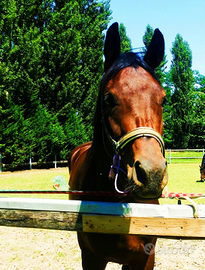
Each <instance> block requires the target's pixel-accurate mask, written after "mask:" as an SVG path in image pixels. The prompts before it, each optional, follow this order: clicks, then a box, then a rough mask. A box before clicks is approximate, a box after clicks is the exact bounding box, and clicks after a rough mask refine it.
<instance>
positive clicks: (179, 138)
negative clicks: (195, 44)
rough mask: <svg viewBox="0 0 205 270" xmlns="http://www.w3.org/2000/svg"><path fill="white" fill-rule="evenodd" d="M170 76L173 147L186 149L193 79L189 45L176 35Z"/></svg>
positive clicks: (188, 136) (189, 128)
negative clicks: (171, 86) (171, 85)
mask: <svg viewBox="0 0 205 270" xmlns="http://www.w3.org/2000/svg"><path fill="white" fill-rule="evenodd" d="M171 53H172V56H173V60H172V64H171V69H170V74H171V80H172V83H173V90H174V91H173V95H172V121H173V147H174V148H187V147H188V143H189V140H190V132H191V124H192V123H191V114H192V109H193V107H192V106H193V90H194V77H193V71H192V69H191V68H192V53H191V50H190V48H189V45H188V43H187V42H186V41H184V40H183V38H182V37H181V36H180V35H179V34H177V36H176V38H175V41H174V43H173V46H172V50H171Z"/></svg>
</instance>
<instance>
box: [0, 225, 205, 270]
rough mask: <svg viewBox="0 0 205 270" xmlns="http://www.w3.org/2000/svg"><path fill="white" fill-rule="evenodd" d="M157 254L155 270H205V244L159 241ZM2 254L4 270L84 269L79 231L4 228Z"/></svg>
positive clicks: (112, 267)
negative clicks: (78, 238) (77, 236)
mask: <svg viewBox="0 0 205 270" xmlns="http://www.w3.org/2000/svg"><path fill="white" fill-rule="evenodd" d="M155 251H156V265H155V268H154V269H155V270H162V269H163V270H164V269H166V270H169V269H170V270H171V269H172V270H173V269H185V270H191V269H192V270H193V269H200V270H201V269H205V241H200V240H198V241H190V240H189V241H187V240H186V241H185V240H184V241H178V240H167V239H159V240H158V244H157V246H156V249H155ZM0 254H1V256H0V269H1V270H8V269H9V270H13V269H15V270H30V269H32V270H41V269H46V270H54V269H58V270H67V269H68V270H82V267H81V258H80V249H79V247H78V243H77V240H76V233H75V232H67V231H54V230H42V229H26V228H10V227H0ZM119 269H121V266H120V265H118V264H114V263H109V264H108V266H107V268H106V270H119Z"/></svg>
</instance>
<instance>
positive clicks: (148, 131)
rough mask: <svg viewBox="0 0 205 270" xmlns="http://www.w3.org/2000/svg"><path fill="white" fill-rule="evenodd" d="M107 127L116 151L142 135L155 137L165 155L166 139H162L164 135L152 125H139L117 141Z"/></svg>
mask: <svg viewBox="0 0 205 270" xmlns="http://www.w3.org/2000/svg"><path fill="white" fill-rule="evenodd" d="M104 128H105V131H106V133H107V134H108V136H109V139H110V141H111V142H112V145H113V147H114V149H115V152H116V153H119V151H120V150H122V149H123V148H124V147H125V146H126V145H127V144H128V143H129V142H131V141H133V140H136V139H139V138H141V137H151V138H154V139H156V140H157V141H158V143H159V145H160V147H161V151H162V154H163V156H165V146H164V141H163V139H162V136H161V135H160V134H159V132H157V131H156V130H154V129H153V128H150V127H138V128H135V129H133V130H131V131H130V132H128V133H126V134H125V135H124V136H122V137H121V138H120V139H119V140H118V141H115V140H114V139H113V138H112V136H111V135H110V134H109V132H108V130H107V129H106V127H104Z"/></svg>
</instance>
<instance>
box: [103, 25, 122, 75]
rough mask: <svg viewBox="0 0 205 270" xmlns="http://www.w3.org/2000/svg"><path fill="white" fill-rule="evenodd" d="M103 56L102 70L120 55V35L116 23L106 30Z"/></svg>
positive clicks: (108, 66)
mask: <svg viewBox="0 0 205 270" xmlns="http://www.w3.org/2000/svg"><path fill="white" fill-rule="evenodd" d="M104 56H105V63H104V71H105V72H106V71H107V70H108V69H109V68H110V67H111V65H112V64H113V63H114V62H115V60H116V59H117V58H118V57H119V56H120V35H119V31H118V23H113V24H112V25H111V26H110V28H109V29H108V31H107V35H106V40H105V46H104Z"/></svg>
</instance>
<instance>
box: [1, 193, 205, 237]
mask: <svg viewBox="0 0 205 270" xmlns="http://www.w3.org/2000/svg"><path fill="white" fill-rule="evenodd" d="M193 213H194V210H193V208H192V206H189V205H153V204H133V203H104V202H87V201H66V200H49V199H27V198H0V225H1V226H12V227H29V228H42V229H55V230H69V231H83V232H92V233H108V234H132V235H150V236H157V237H161V238H174V239H205V233H204V231H205V206H204V205H199V217H198V218H194V217H193Z"/></svg>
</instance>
